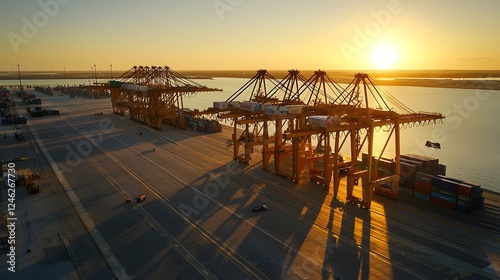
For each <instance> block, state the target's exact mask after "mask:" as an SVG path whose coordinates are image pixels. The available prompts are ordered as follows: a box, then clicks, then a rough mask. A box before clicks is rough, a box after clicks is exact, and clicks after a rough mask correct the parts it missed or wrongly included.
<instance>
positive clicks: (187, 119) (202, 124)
mask: <svg viewBox="0 0 500 280" xmlns="http://www.w3.org/2000/svg"><path fill="white" fill-rule="evenodd" d="M184 124H185V126H186V127H188V128H190V129H192V130H196V131H200V132H206V133H216V132H221V131H222V125H221V124H220V123H219V121H217V120H208V119H200V118H195V117H192V116H190V115H184Z"/></svg>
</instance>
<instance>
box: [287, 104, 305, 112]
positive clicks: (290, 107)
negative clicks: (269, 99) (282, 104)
mask: <svg viewBox="0 0 500 280" xmlns="http://www.w3.org/2000/svg"><path fill="white" fill-rule="evenodd" d="M286 107H287V108H288V114H302V109H303V108H304V106H303V105H287V106H286Z"/></svg>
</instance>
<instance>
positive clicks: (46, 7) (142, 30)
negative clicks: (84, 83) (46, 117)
mask: <svg viewBox="0 0 500 280" xmlns="http://www.w3.org/2000/svg"><path fill="white" fill-rule="evenodd" d="M498 11H500V1H498V0H475V1H468V0H441V1H430V0H420V1H414V0H384V1H382V0H358V1H349V0H340V1H326V0H308V1H303V0H301V1H299V0H274V1H273V0H173V1H155V0H146V1H132V0H102V1H97V0H88V1H77V0H39V1H9V3H8V4H5V3H2V9H1V10H0V34H1V36H2V38H3V39H2V40H0V58H1V59H0V71H15V70H17V65H18V64H19V65H21V67H22V70H23V71H54V72H58V71H63V69H66V71H72V70H89V71H90V70H91V67H93V65H96V66H97V68H98V69H110V68H111V66H110V65H113V69H117V70H126V69H129V68H131V67H132V66H134V65H158V66H170V67H172V68H173V69H175V70H239V69H260V68H265V69H269V70H271V69H292V68H293V69H302V70H306V69H327V70H330V69H332V70H372V69H432V70H434V69H478V70H498V69H500V67H499V66H500V52H499V50H500V36H498V34H497V33H498V31H499V30H500V17H499V16H498Z"/></svg>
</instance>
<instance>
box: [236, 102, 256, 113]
mask: <svg viewBox="0 0 500 280" xmlns="http://www.w3.org/2000/svg"><path fill="white" fill-rule="evenodd" d="M240 107H241V109H243V110H247V111H251V112H255V111H259V110H260V105H259V103H257V102H241V103H240Z"/></svg>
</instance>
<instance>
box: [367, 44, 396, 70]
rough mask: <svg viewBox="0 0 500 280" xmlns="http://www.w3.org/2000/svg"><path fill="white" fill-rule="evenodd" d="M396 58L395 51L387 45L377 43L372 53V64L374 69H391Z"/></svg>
mask: <svg viewBox="0 0 500 280" xmlns="http://www.w3.org/2000/svg"><path fill="white" fill-rule="evenodd" d="M397 60H398V53H397V51H396V50H395V49H394V48H393V47H391V46H388V45H379V46H377V47H376V48H375V49H374V51H373V53H372V65H373V67H374V68H375V69H379V70H387V69H392V68H393V67H394V64H395V63H396V62H397Z"/></svg>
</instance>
